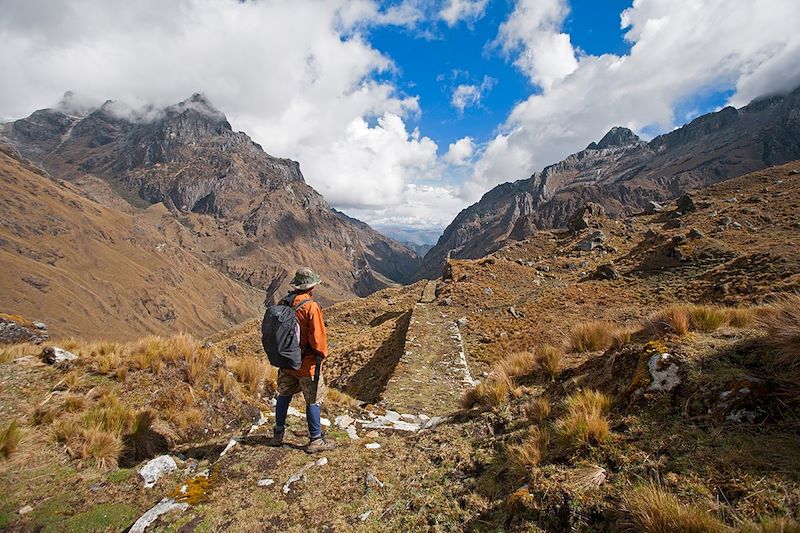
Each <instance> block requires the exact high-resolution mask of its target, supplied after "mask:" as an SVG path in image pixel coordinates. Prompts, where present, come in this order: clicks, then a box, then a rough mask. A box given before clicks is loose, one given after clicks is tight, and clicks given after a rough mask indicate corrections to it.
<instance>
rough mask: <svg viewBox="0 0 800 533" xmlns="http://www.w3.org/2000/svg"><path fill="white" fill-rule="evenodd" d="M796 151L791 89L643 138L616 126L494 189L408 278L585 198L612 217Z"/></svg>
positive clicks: (798, 96) (554, 216)
mask: <svg viewBox="0 0 800 533" xmlns="http://www.w3.org/2000/svg"><path fill="white" fill-rule="evenodd" d="M798 157H800V89H796V90H795V91H793V92H792V93H790V94H788V95H786V96H778V97H769V98H763V99H759V100H756V101H754V102H752V103H751V104H749V105H747V106H745V107H743V108H741V109H734V108H732V107H727V108H725V109H722V110H720V111H718V112H716V113H709V114H707V115H703V116H701V117H699V118H697V119H695V120H693V121H692V122H691V123H689V124H687V125H685V126H683V127H682V128H679V129H677V130H675V131H673V132H670V133H668V134H666V135H661V136H659V137H656V138H655V139H653V140H652V141H650V142H649V143H646V142H644V141H642V140H641V139H639V138H638V137H637V136H636V135H635V134H634V133H633V132H631V131H630V130H628V129H626V128H620V127H615V128H612V129H611V130H610V131H609V132H608V133H607V134H606V135H605V136H604V137H603V138H602V139H601V140H600V141H599V142H596V143H594V142H593V143H591V144H590V145H589V146H588V147H586V149H585V150H582V151H580V152H578V153H576V154H573V155H570V156H569V157H567V158H566V159H564V160H563V161H561V162H559V163H556V164H554V165H550V166H548V167H545V168H544V169H543V170H542V171H541V172H536V173H534V174H533V175H532V176H531V177H530V178H528V179H525V180H520V181H517V182H514V183H504V184H502V185H498V186H497V187H495V188H494V189H492V190H491V191H489V192H487V193H486V194H485V195H484V196H483V198H481V200H480V201H479V202H478V203H476V204H474V205H471V206H470V207H468V208H466V209H464V210H463V211H461V213H459V215H458V216H457V217H456V218H455V220H454V221H453V222H452V223H451V224H450V225H449V226H448V227H447V229H446V230H445V232H444V234H443V235H442V237H441V238H440V239H439V242H438V243H437V244H436V246H434V247H433V248H432V249H431V250H430V251H429V252H428V253H427V254H426V255H425V257H424V259H423V264H422V267H421V268H420V270H419V272H418V273H417V278H423V277H435V276H438V275H440V274H441V270H442V266H443V262H444V259H445V257H447V256H448V254H449V255H450V256H451V257H454V258H455V257H458V258H478V257H482V256H484V255H486V254H487V253H490V252H492V251H494V250H496V249H498V248H500V247H501V246H503V244H505V243H507V242H508V241H510V240H522V239H525V238H527V237H529V236H530V235H531V233H532V232H533V231H535V230H536V229H537V228H538V229H543V228H559V227H563V226H565V225H566V222H567V218H568V217H569V216H570V215H571V214H572V213H573V212H575V210H576V209H577V208H578V207H579V206H580V205H582V204H584V203H587V202H596V203H599V204H601V205H602V206H603V207H604V208H605V210H606V212H607V213H608V214H609V215H610V216H612V217H619V216H622V215H628V214H632V213H636V212H638V211H641V210H642V209H643V208H644V207H645V206H646V205H647V204H648V202H650V201H653V200H654V201H666V200H669V199H673V198H676V197H677V196H679V195H680V194H681V193H682V192H684V191H685V190H688V189H694V188H698V187H705V186H708V185H710V184H713V183H717V182H719V181H722V180H725V179H728V178H731V177H733V176H737V175H740V174H744V173H747V172H751V171H754V170H758V169H762V168H765V167H767V166H770V165H776V164H781V163H785V162H787V161H791V160H793V159H797V158H798Z"/></svg>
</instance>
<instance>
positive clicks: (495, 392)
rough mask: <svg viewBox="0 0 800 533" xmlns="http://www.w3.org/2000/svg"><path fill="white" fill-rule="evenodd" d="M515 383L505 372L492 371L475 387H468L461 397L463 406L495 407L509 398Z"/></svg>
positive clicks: (468, 407)
mask: <svg viewBox="0 0 800 533" xmlns="http://www.w3.org/2000/svg"><path fill="white" fill-rule="evenodd" d="M513 389H514V384H513V382H512V381H511V378H509V377H508V374H506V373H505V372H492V373H491V374H489V377H487V378H486V379H485V380H483V381H482V382H480V383H478V385H476V386H475V387H473V388H471V389H467V390H466V391H465V392H464V395H463V396H462V398H461V406H462V407H464V408H465V409H471V408H473V407H474V406H476V405H481V406H483V407H491V408H495V407H498V406H499V405H501V404H503V403H505V402H506V401H507V400H508V395H509V393H510V392H511V391H512V390H513Z"/></svg>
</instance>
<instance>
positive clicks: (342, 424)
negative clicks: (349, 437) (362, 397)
mask: <svg viewBox="0 0 800 533" xmlns="http://www.w3.org/2000/svg"><path fill="white" fill-rule="evenodd" d="M353 422H355V420H354V419H353V417H352V416H350V415H339V416H337V417H336V427H337V428H339V429H345V428H346V427H347V426H350V425H352V424H353Z"/></svg>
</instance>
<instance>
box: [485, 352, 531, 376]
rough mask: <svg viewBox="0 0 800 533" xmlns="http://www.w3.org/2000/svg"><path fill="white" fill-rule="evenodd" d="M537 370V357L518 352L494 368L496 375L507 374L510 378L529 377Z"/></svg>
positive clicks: (505, 358) (529, 353)
mask: <svg viewBox="0 0 800 533" xmlns="http://www.w3.org/2000/svg"><path fill="white" fill-rule="evenodd" d="M534 370H536V355H534V354H532V353H531V352H517V353H512V354H510V355H507V356H506V357H504V358H503V359H501V360H500V361H498V362H497V363H495V366H494V368H493V371H494V372H496V373H505V374H506V375H507V376H508V377H510V378H515V377H519V376H527V375H529V374H531V373H533V371H534Z"/></svg>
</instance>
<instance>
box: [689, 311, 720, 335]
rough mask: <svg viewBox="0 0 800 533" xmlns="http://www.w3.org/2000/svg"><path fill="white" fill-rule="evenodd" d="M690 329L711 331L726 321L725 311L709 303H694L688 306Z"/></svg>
mask: <svg viewBox="0 0 800 533" xmlns="http://www.w3.org/2000/svg"><path fill="white" fill-rule="evenodd" d="M689 314H690V316H691V318H692V329H695V330H697V331H702V332H703V333H711V332H712V331H716V330H717V329H719V328H720V327H722V326H724V325H725V324H727V323H728V316H727V314H726V311H725V310H724V309H722V308H721V307H715V306H711V305H694V306H691V307H690V308H689Z"/></svg>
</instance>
